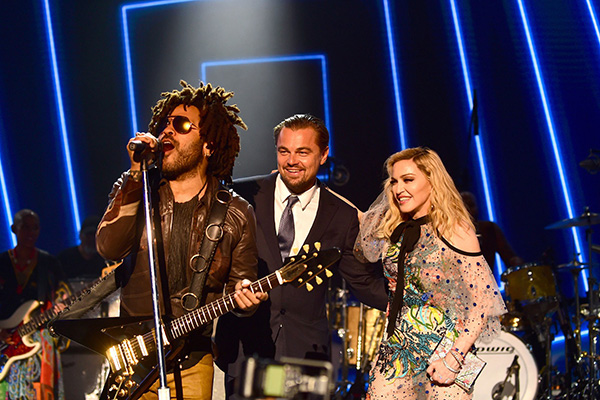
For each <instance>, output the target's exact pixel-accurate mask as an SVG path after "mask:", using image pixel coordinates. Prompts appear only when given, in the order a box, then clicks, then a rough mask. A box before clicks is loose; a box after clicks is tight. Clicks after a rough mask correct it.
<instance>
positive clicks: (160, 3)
mask: <svg viewBox="0 0 600 400" xmlns="http://www.w3.org/2000/svg"><path fill="white" fill-rule="evenodd" d="M191 1H198V0H166V1H144V2H141V3H132V4H126V5H124V6H122V7H121V23H122V26H123V47H124V51H125V66H126V70H127V71H126V72H127V91H128V96H127V97H128V98H129V109H130V115H131V136H134V135H135V133H136V132H137V131H138V125H137V111H136V104H135V88H134V85H133V67H132V62H131V45H130V40H129V24H128V22H127V12H128V11H129V10H135V9H139V8H146V7H157V6H165V5H170V4H177V3H189V2H191Z"/></svg>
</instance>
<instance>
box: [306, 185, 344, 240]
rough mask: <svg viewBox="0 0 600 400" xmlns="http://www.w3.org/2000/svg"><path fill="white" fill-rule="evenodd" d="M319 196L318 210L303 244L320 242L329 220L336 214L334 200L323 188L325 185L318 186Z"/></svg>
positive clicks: (336, 207)
mask: <svg viewBox="0 0 600 400" xmlns="http://www.w3.org/2000/svg"><path fill="white" fill-rule="evenodd" d="M320 185H321V189H320V194H319V209H318V210H317V215H316V217H315V222H314V223H313V225H312V227H311V228H310V231H309V232H308V236H307V237H306V241H305V242H304V243H305V244H307V243H308V244H311V245H312V243H315V242H321V241H322V238H323V236H324V234H325V231H326V230H327V228H328V227H329V224H330V223H331V220H332V219H333V217H334V215H335V214H336V212H337V209H338V206H337V205H336V204H335V201H334V200H335V198H334V197H333V195H332V194H331V193H329V191H328V190H327V189H326V188H325V185H323V184H320Z"/></svg>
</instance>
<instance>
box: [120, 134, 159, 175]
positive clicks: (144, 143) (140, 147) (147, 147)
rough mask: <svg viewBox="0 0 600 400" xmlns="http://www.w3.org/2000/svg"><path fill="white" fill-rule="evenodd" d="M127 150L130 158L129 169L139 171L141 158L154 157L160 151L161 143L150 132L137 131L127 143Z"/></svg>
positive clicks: (151, 158) (150, 158) (152, 158)
mask: <svg viewBox="0 0 600 400" xmlns="http://www.w3.org/2000/svg"><path fill="white" fill-rule="evenodd" d="M127 151H128V153H129V158H130V159H131V170H136V171H139V170H140V163H141V161H142V159H143V158H148V159H149V160H154V159H156V156H157V154H158V153H160V152H161V151H162V143H161V142H160V141H159V140H158V139H157V138H156V137H155V136H153V135H151V134H150V133H142V132H138V133H136V134H135V137H134V138H131V139H130V140H129V142H128V143H127Z"/></svg>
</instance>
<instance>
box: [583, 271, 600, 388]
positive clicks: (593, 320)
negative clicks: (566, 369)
mask: <svg viewBox="0 0 600 400" xmlns="http://www.w3.org/2000/svg"><path fill="white" fill-rule="evenodd" d="M590 265H591V263H590ZM588 282H589V285H588V287H589V290H588V303H589V314H588V339H589V350H588V354H587V357H588V362H589V367H590V375H589V382H588V384H587V391H586V392H587V393H588V394H589V398H590V399H595V398H598V397H597V396H596V395H595V394H599V392H600V391H599V390H598V384H599V381H598V357H597V356H596V354H597V353H596V347H597V346H598V327H597V323H598V318H597V315H596V312H597V305H596V296H595V295H594V286H595V285H596V280H595V279H594V278H593V277H592V276H591V269H590V276H589V277H588Z"/></svg>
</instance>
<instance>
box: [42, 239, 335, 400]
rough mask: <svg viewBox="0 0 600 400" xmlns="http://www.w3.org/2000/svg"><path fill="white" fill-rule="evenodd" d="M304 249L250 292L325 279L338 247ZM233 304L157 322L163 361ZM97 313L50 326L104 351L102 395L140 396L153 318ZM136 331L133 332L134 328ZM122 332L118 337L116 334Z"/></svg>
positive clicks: (229, 300)
mask: <svg viewBox="0 0 600 400" xmlns="http://www.w3.org/2000/svg"><path fill="white" fill-rule="evenodd" d="M303 250H304V252H305V254H302V255H298V256H295V257H289V258H287V259H286V263H285V264H284V266H283V267H281V268H280V269H279V270H277V271H275V272H274V273H272V274H270V275H268V276H266V277H264V278H262V279H259V280H258V281H256V282H253V283H252V284H250V287H249V289H250V290H251V291H252V292H253V293H257V292H263V293H265V292H268V291H270V290H271V289H274V288H276V287H277V286H280V285H283V284H286V283H291V284H292V285H293V286H296V287H301V286H306V289H307V290H309V291H310V290H312V289H313V288H314V286H313V283H316V284H321V283H322V282H323V279H322V278H321V277H319V276H318V275H319V274H320V273H322V272H325V274H326V276H328V277H331V276H332V273H331V271H329V270H328V269H327V268H328V267H329V266H331V265H332V264H334V263H335V262H337V261H338V260H339V259H340V258H341V252H340V250H339V249H337V248H332V249H327V250H320V245H319V244H318V243H316V244H315V250H314V251H309V248H308V246H307V245H305V247H304V248H303ZM236 306H237V304H236V303H235V300H234V294H233V293H232V294H229V295H225V296H223V297H221V298H220V299H217V300H215V301H213V302H211V303H209V304H206V305H204V306H202V307H200V308H198V309H196V310H194V311H191V312H189V313H187V314H185V315H183V316H181V317H179V318H177V319H174V320H172V321H170V322H167V323H165V322H164V321H163V325H162V327H161V332H160V334H161V335H162V338H163V341H164V343H165V346H166V347H167V348H168V351H166V354H165V361H166V365H167V366H169V365H173V362H174V361H176V362H180V361H181V360H182V359H184V356H185V355H184V354H183V351H182V350H183V343H184V341H182V340H177V339H178V338H181V337H182V336H184V335H186V334H188V333H190V332H191V331H193V330H195V329H198V328H200V327H202V326H204V325H206V324H207V323H209V322H210V321H212V320H214V319H215V318H217V317H219V316H221V315H223V314H226V313H227V312H229V311H231V310H232V309H234V308H235V307H236ZM144 319H145V320H142V319H141V318H138V317H130V318H101V319H96V320H95V321H94V320H92V319H89V320H87V321H85V322H84V321H82V320H58V321H55V322H54V323H53V330H54V331H55V332H56V333H59V334H60V335H63V336H66V337H67V338H69V339H71V340H73V341H75V342H78V343H79V344H81V345H83V346H85V347H87V348H89V349H91V350H93V351H95V352H97V353H99V354H101V355H103V356H105V357H106V358H107V360H108V363H109V365H110V369H111V372H110V373H109V376H108V379H107V382H106V384H105V385H104V390H103V391H102V394H101V395H100V400H108V399H111V400H117V399H118V400H125V399H127V400H135V399H137V398H139V397H140V396H141V395H142V394H143V393H144V392H145V391H146V390H147V389H148V388H149V387H150V386H151V385H152V384H153V383H154V382H155V381H156V380H157V378H158V376H159V370H158V367H157V360H156V354H155V352H156V331H155V330H154V329H151V328H150V327H151V326H153V321H149V320H147V317H144ZM136 331H137V332H138V333H134V332H136ZM117 336H120V338H117Z"/></svg>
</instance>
